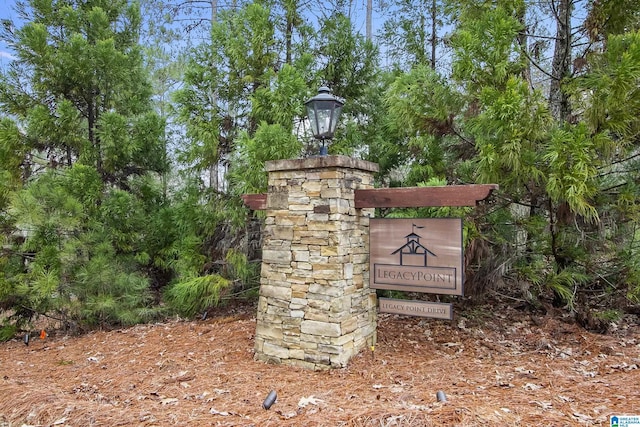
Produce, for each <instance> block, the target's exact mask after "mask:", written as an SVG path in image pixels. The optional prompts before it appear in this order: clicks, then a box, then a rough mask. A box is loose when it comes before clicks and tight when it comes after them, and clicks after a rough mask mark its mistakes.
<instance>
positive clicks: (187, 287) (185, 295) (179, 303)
mask: <svg viewBox="0 0 640 427" xmlns="http://www.w3.org/2000/svg"><path fill="white" fill-rule="evenodd" d="M230 285H231V281H229V280H228V279H225V278H223V277H222V276H220V275H218V274H209V275H206V276H200V277H193V278H190V279H188V280H185V281H183V282H179V283H177V284H175V285H173V286H171V287H170V288H168V289H167V291H166V293H165V299H166V301H167V304H169V306H170V307H171V308H172V309H173V310H175V311H177V312H178V313H180V314H181V315H183V316H186V317H192V316H194V315H196V314H198V313H201V312H203V311H204V310H206V309H208V308H210V307H215V306H217V305H218V303H219V302H220V298H221V295H222V292H223V291H224V290H225V289H227V288H228V287H229V286H230Z"/></svg>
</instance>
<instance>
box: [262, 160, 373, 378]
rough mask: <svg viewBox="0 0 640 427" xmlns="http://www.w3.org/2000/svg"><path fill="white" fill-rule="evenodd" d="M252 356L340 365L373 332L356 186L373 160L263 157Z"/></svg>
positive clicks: (367, 178) (365, 183)
mask: <svg viewBox="0 0 640 427" xmlns="http://www.w3.org/2000/svg"><path fill="white" fill-rule="evenodd" d="M265 167H266V170H267V172H269V190H268V193H267V208H266V215H267V217H266V220H265V230H264V241H263V246H262V272H261V277H260V298H259V302H258V314H257V325H256V336H255V357H256V359H258V360H263V361H268V362H272V363H283V364H289V365H294V366H301V367H304V368H309V369H316V370H317V369H324V368H330V367H343V366H345V365H346V364H347V362H348V361H349V359H350V358H351V357H352V356H354V355H355V354H357V353H358V351H360V350H361V349H362V348H363V347H365V346H368V345H372V344H373V340H374V335H375V332H376V294H375V291H374V290H371V289H369V218H371V217H372V216H373V214H374V209H372V208H369V209H356V208H355V206H354V193H355V190H356V189H367V188H372V187H373V173H374V172H376V171H377V170H378V165H377V164H375V163H370V162H366V161H363V160H357V159H353V158H350V157H345V156H325V157H314V158H308V159H296V160H279V161H273V162H267V164H266V166H265Z"/></svg>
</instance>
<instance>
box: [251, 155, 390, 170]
mask: <svg viewBox="0 0 640 427" xmlns="http://www.w3.org/2000/svg"><path fill="white" fill-rule="evenodd" d="M325 168H347V169H358V170H363V171H368V172H378V170H379V169H380V168H379V166H378V164H377V163H373V162H368V161H366V160H362V159H356V158H353V157H349V156H319V157H308V158H306V159H284V160H271V161H268V162H265V165H264V169H265V170H266V171H267V172H275V171H286V170H303V169H325Z"/></svg>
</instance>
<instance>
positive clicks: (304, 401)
mask: <svg viewBox="0 0 640 427" xmlns="http://www.w3.org/2000/svg"><path fill="white" fill-rule="evenodd" d="M322 402H324V400H322V399H318V398H317V397H314V396H309V397H301V398H300V400H299V401H298V407H300V408H304V407H305V406H307V405H317V404H318V403H322Z"/></svg>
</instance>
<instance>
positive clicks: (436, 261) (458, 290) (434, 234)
mask: <svg viewBox="0 0 640 427" xmlns="http://www.w3.org/2000/svg"><path fill="white" fill-rule="evenodd" d="M461 223H462V222H461V220H460V219H459V218H439V219H421V220H415V221H412V220H406V219H372V220H371V224H370V226H371V228H370V233H371V234H370V237H371V239H370V247H371V253H370V257H371V269H370V272H371V280H370V285H371V287H372V288H373V289H388V290H399V291H407V292H425V293H435V294H448V295H462V225H461ZM408 231H411V232H410V233H409V234H407V232H408Z"/></svg>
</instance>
